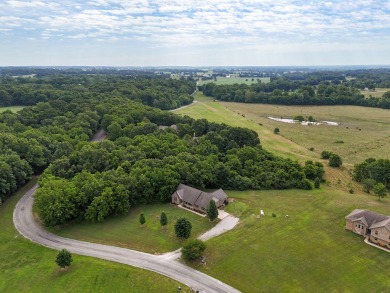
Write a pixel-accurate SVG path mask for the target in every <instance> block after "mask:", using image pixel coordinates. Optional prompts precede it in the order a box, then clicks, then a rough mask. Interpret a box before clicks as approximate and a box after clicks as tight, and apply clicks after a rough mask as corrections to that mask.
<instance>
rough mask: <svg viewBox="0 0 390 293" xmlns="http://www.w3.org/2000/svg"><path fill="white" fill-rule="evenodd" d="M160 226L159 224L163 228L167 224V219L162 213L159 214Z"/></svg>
mask: <svg viewBox="0 0 390 293" xmlns="http://www.w3.org/2000/svg"><path fill="white" fill-rule="evenodd" d="M160 224H161V226H165V225H167V224H168V218H167V215H166V214H165V213H164V212H162V213H161V216H160Z"/></svg>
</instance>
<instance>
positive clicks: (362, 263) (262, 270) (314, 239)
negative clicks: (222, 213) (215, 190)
mask: <svg viewBox="0 0 390 293" xmlns="http://www.w3.org/2000/svg"><path fill="white" fill-rule="evenodd" d="M228 195H229V196H230V197H234V198H235V199H236V201H235V202H233V203H231V204H230V205H229V206H228V207H227V208H226V209H227V211H229V212H231V213H233V214H235V215H237V216H239V217H240V223H239V225H238V226H237V227H236V228H235V229H234V230H232V231H229V232H228V233H226V234H224V235H222V236H219V237H216V238H213V239H211V240H209V241H207V249H206V253H205V256H206V266H203V265H195V267H196V268H197V269H199V270H201V271H203V272H205V273H207V274H209V275H212V276H213V277H216V278H218V279H220V280H221V281H223V282H227V283H228V284H230V285H232V286H233V287H235V288H237V289H239V290H241V291H242V292H253V293H255V292H389V291H390V277H389V271H390V253H388V252H384V251H382V250H379V249H376V248H374V247H371V246H369V245H367V244H365V243H364V242H363V240H364V239H363V238H362V237H360V236H358V235H356V234H354V233H352V232H350V231H347V230H345V229H344V225H345V220H344V217H345V216H346V215H348V214H349V213H350V212H351V211H352V210H353V209H355V208H367V209H370V210H373V211H376V212H380V213H384V214H387V215H390V199H388V198H387V199H385V200H382V201H378V200H377V199H376V198H375V197H374V196H370V195H365V194H363V195H356V194H354V195H351V194H348V193H343V192H337V191H334V190H329V189H327V190H315V191H301V190H284V191H242V192H241V191H231V192H228ZM260 209H263V210H264V212H265V216H264V217H261V218H260V219H259V218H257V215H259V211H260ZM272 213H275V214H276V217H272ZM285 215H289V217H288V218H285Z"/></svg>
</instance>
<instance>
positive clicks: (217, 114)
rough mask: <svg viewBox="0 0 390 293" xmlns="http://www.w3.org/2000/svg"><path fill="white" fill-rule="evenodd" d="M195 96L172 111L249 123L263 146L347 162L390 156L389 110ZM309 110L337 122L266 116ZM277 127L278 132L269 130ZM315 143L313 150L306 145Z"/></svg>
mask: <svg viewBox="0 0 390 293" xmlns="http://www.w3.org/2000/svg"><path fill="white" fill-rule="evenodd" d="M195 100H198V101H199V102H198V103H196V104H195V105H192V106H191V107H187V108H185V109H180V110H178V111H177V112H176V113H178V114H183V115H189V116H191V117H193V118H198V119H199V118H206V119H208V120H210V121H214V122H219V123H226V124H229V125H236V126H240V127H248V128H250V129H252V130H255V131H257V132H258V134H259V136H260V141H261V143H262V145H263V146H264V148H265V149H267V150H269V151H271V152H273V153H275V154H278V155H281V156H283V157H289V158H291V159H297V160H298V161H304V160H306V159H317V160H318V159H319V158H320V153H321V152H322V151H323V150H329V151H332V152H335V153H337V154H339V155H340V156H341V157H342V159H343V161H344V162H345V163H346V164H345V165H346V166H349V167H351V166H352V165H353V164H356V163H360V162H362V161H364V160H365V159H367V158H369V157H372V158H379V157H380V158H385V159H390V149H389V145H390V123H389V121H390V111H389V110H386V109H379V108H368V107H359V106H283V105H266V104H245V103H230V102H219V101H217V102H215V101H213V100H212V99H211V98H209V97H205V96H204V95H203V94H202V93H201V92H197V94H196V95H195ZM296 115H302V116H304V117H307V116H309V115H312V116H313V117H314V118H315V119H316V120H325V121H335V122H339V123H341V124H340V125H339V126H326V125H317V126H316V125H306V126H305V125H299V124H289V123H283V122H278V121H274V120H271V119H269V118H267V117H269V116H272V117H276V118H280V117H284V118H291V117H293V116H296ZM276 127H278V128H279V129H280V134H279V135H275V134H274V133H273V130H274V129H275V128H276ZM311 147H313V148H314V151H309V149H310V148H311Z"/></svg>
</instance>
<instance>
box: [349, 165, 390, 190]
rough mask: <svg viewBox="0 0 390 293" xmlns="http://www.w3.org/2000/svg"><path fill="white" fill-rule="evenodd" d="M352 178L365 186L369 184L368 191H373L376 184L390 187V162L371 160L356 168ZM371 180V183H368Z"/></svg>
mask: <svg viewBox="0 0 390 293" xmlns="http://www.w3.org/2000/svg"><path fill="white" fill-rule="evenodd" d="M352 174H353V175H352V177H353V179H354V180H356V181H358V182H363V185H365V184H367V183H368V186H367V187H369V188H368V189H367V188H365V189H366V190H368V191H369V190H370V189H372V187H373V186H372V185H373V183H374V182H378V183H382V184H384V185H385V186H386V187H389V186H390V160H385V159H378V160H376V159H373V158H369V159H367V160H365V161H364V162H363V163H361V164H356V165H355V166H354V169H353V172H352ZM367 179H371V181H367V182H366V180H367Z"/></svg>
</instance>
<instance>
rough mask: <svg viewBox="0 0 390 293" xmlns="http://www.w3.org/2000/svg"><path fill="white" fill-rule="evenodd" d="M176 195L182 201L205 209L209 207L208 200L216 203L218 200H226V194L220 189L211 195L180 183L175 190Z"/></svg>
mask: <svg viewBox="0 0 390 293" xmlns="http://www.w3.org/2000/svg"><path fill="white" fill-rule="evenodd" d="M176 194H177V195H178V196H179V197H180V198H181V199H182V200H183V201H185V202H187V203H189V204H191V205H197V206H199V207H201V208H205V209H206V208H207V206H208V205H209V203H210V200H214V201H215V202H218V200H221V199H222V200H225V199H226V198H227V195H226V193H225V192H224V191H223V190H222V189H218V190H216V191H214V192H212V193H208V192H204V191H202V190H199V189H196V188H193V187H191V186H188V185H185V184H181V183H180V184H179V186H178V187H177V189H176Z"/></svg>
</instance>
